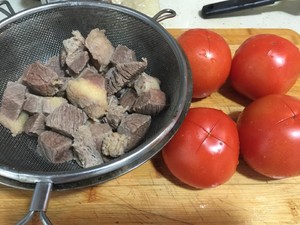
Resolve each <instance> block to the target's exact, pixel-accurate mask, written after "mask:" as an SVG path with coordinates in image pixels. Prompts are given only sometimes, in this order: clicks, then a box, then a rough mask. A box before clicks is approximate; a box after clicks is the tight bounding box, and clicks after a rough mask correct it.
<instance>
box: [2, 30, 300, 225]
mask: <svg viewBox="0 0 300 225" xmlns="http://www.w3.org/2000/svg"><path fill="white" fill-rule="evenodd" d="M215 31H216V32H217V33H219V34H221V35H222V36H223V37H224V38H225V39H226V41H227V42H228V43H229V44H230V47H231V50H232V52H234V51H235V50H236V49H237V47H238V46H239V44H240V43H241V42H243V41H244V40H245V39H246V38H247V37H249V36H251V35H254V34H258V33H274V34H278V35H280V36H282V37H285V38H287V39H289V40H291V41H293V42H294V43H295V44H296V45H297V46H298V47H299V46H300V37H299V35H298V34H297V33H295V32H293V31H291V30H277V29H270V30H263V29H232V30H229V29H226V30H224V29H217V30H215ZM170 32H171V34H172V35H174V36H175V37H177V36H178V35H180V34H181V33H182V32H183V30H178V29H173V30H170ZM289 94H291V95H294V96H299V97H300V80H299V81H298V82H297V84H296V85H295V86H294V87H293V88H292V90H291V91H290V92H289ZM247 103H248V101H247V100H246V99H245V98H242V97H240V96H239V95H237V93H235V92H234V91H233V90H232V89H231V88H230V86H229V85H224V87H222V88H221V90H220V91H219V92H217V93H214V94H212V95H211V96H210V97H209V98H206V99H204V100H201V101H198V102H193V104H192V107H197V106H206V107H214V108H218V109H221V110H223V111H224V112H226V113H228V114H229V115H230V116H231V117H232V118H233V119H235V118H236V116H237V115H238V113H239V112H240V111H241V110H242V109H243V108H244V105H245V104H247ZM299 147H300V146H299ZM31 196H32V192H30V191H24V190H18V189H13V188H10V187H6V186H2V185H0V199H1V200H0V224H5V225H10V224H15V223H16V222H17V221H18V220H19V219H21V218H22V217H23V215H24V214H25V213H27V210H28V207H29V204H30V201H31ZM47 215H48V217H49V218H50V219H51V221H52V222H53V224H59V225H94V224H162V225H163V224H202V225H206V224H208V225H260V224H270V225H283V224H300V176H299V177H293V178H288V179H284V180H270V179H268V178H266V177H263V176H261V175H259V174H257V173H255V172H254V171H253V170H251V169H250V168H249V167H248V166H247V165H245V163H244V162H243V161H242V160H241V161H240V164H239V166H238V168H237V172H236V173H235V174H234V176H233V177H232V178H231V180H230V181H228V182H227V183H225V184H224V185H221V186H219V187H217V188H213V189H206V190H195V189H192V188H189V187H187V186H185V185H184V184H182V183H181V182H179V181H178V180H176V179H175V178H174V177H173V176H172V175H171V174H170V172H169V171H168V170H167V169H166V167H165V165H164V164H163V161H162V157H161V154H158V155H157V156H155V157H154V158H153V159H152V160H150V161H148V162H147V163H145V164H144V165H142V166H140V167H139V168H137V169H135V170H134V171H132V172H130V173H128V174H126V175H124V176H122V177H120V178H118V179H114V180H112V181H109V182H106V183H104V184H102V185H97V186H94V187H90V188H83V189H79V190H69V191H61V192H53V193H52V196H51V199H50V203H49V206H48V212H47ZM29 224H31V225H32V224H34V225H35V224H41V223H39V222H38V217H37V216H35V217H34V219H33V221H32V222H30V223H29Z"/></svg>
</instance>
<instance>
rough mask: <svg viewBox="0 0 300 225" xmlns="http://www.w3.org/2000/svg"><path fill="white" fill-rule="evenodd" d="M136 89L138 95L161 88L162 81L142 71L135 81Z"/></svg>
mask: <svg viewBox="0 0 300 225" xmlns="http://www.w3.org/2000/svg"><path fill="white" fill-rule="evenodd" d="M134 89H135V90H136V92H137V94H138V95H141V94H142V93H144V92H148V91H149V90H151V89H158V90H160V81H159V80H158V79H157V78H156V77H153V76H150V75H148V74H147V73H145V72H144V73H142V74H141V75H140V76H138V78H137V79H136V80H135V82H134Z"/></svg>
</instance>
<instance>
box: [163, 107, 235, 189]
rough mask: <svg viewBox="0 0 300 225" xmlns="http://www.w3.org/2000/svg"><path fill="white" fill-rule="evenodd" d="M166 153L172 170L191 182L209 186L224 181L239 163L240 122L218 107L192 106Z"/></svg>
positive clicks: (179, 176) (177, 175) (199, 186)
mask: <svg viewBox="0 0 300 225" xmlns="http://www.w3.org/2000/svg"><path fill="white" fill-rule="evenodd" d="M162 155H163V159H164V162H165V164H166V165H167V167H168V168H169V170H170V171H171V173H172V174H173V175H174V176H176V177H177V178H178V179H179V180H181V181H182V182H184V183H186V184H188V185H190V186H193V187H196V188H208V187H215V186H218V185H220V184H223V183H224V182H226V181H227V180H229V178H231V176H232V175H233V174H234V172H235V171H236V167H237V164H238V157H239V140H238V132H237V127H236V124H235V122H234V121H233V120H231V118H230V117H228V116H227V115H226V114H225V113H223V112H222V111H220V110H217V109H212V108H194V109H190V110H189V112H188V114H187V116H186V118H185V120H184V121H183V123H182V125H181V127H180V128H179V130H178V132H177V133H176V134H175V136H174V137H173V138H172V139H171V140H170V142H169V143H168V144H167V145H166V146H165V148H164V149H163V151H162Z"/></svg>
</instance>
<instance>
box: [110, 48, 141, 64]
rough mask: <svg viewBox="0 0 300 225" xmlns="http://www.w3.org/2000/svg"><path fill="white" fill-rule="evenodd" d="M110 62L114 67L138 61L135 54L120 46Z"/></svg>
mask: <svg viewBox="0 0 300 225" xmlns="http://www.w3.org/2000/svg"><path fill="white" fill-rule="evenodd" d="M110 61H111V62H112V63H113V64H114V65H117V64H120V63H129V62H133V61H136V56H135V52H134V51H133V50H131V49H129V48H128V47H127V46H124V45H118V46H117V47H116V49H115V51H114V53H113V55H112V56H111V59H110Z"/></svg>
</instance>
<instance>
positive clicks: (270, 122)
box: [238, 94, 300, 178]
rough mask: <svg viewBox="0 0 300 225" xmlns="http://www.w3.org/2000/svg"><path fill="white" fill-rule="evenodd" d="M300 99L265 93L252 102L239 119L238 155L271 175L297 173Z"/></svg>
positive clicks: (265, 173)
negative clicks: (239, 148) (265, 94)
mask: <svg viewBox="0 0 300 225" xmlns="http://www.w3.org/2000/svg"><path fill="white" fill-rule="evenodd" d="M299 114H300V100H299V99H296V98H295V97H291V96H287V95H279V94H277V95H268V96H265V97H262V98H260V99H257V100H255V101H253V102H252V103H251V104H250V105H248V106H247V107H246V108H245V109H244V111H243V112H242V113H241V115H240V117H239V119H238V131H239V137H240V147H241V155H242V156H243V158H244V159H245V161H246V162H247V163H248V164H249V165H250V167H252V168H253V169H254V170H256V171H257V172H259V173H261V174H263V175H265V176H268V177H272V178H283V177H290V176H295V175H299V174H300V147H299V146H300V115H299Z"/></svg>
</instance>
